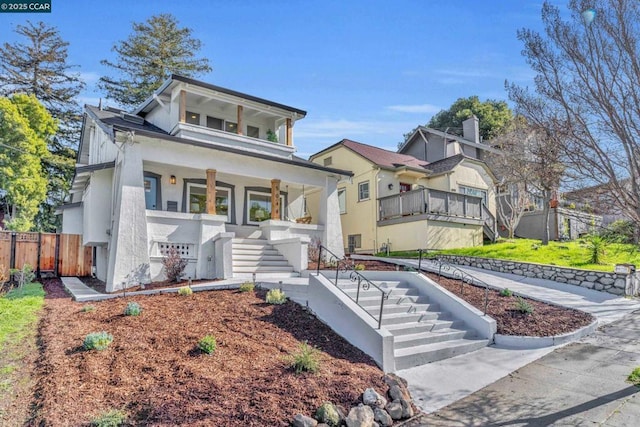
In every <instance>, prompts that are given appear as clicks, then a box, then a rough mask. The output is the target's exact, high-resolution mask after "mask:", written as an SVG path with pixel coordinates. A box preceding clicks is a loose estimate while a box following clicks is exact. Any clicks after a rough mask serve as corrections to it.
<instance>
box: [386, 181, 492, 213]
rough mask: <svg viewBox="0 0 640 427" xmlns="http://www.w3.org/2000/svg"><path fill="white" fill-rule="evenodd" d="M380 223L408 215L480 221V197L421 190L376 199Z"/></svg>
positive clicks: (481, 211) (426, 189)
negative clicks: (430, 215) (432, 215)
mask: <svg viewBox="0 0 640 427" xmlns="http://www.w3.org/2000/svg"><path fill="white" fill-rule="evenodd" d="M378 203H379V206H378V208H379V211H380V221H385V220H389V219H393V218H401V217H405V216H410V215H421V214H434V215H445V216H451V217H462V218H471V219H482V218H483V209H482V207H483V206H482V199H481V198H480V197H474V196H467V195H464V194H458V193H450V192H447V191H440V190H431V189H428V188H421V189H419V190H413V191H407V192H405V193H400V194H395V195H393V196H387V197H382V198H380V199H378Z"/></svg>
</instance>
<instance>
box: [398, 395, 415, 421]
mask: <svg viewBox="0 0 640 427" xmlns="http://www.w3.org/2000/svg"><path fill="white" fill-rule="evenodd" d="M400 404H401V405H402V418H411V417H413V408H412V407H411V401H410V400H406V399H401V400H400Z"/></svg>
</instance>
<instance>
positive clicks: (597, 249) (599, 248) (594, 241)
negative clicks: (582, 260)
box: [587, 234, 607, 264]
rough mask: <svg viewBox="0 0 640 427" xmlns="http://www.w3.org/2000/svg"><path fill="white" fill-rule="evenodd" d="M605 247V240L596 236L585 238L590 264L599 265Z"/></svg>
mask: <svg viewBox="0 0 640 427" xmlns="http://www.w3.org/2000/svg"><path fill="white" fill-rule="evenodd" d="M606 247H607V240H606V239H605V238H604V237H602V236H598V235H596V234H592V235H589V236H587V251H588V253H589V262H590V263H591V264H601V263H602V258H603V257H604V254H605V249H606Z"/></svg>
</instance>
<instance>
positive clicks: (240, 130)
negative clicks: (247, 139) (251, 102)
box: [236, 105, 244, 135]
mask: <svg viewBox="0 0 640 427" xmlns="http://www.w3.org/2000/svg"><path fill="white" fill-rule="evenodd" d="M243 110H244V108H243V107H242V105H238V128H237V129H236V133H237V134H238V135H244V133H243V132H242V129H243V126H242V115H243V114H242V111H243Z"/></svg>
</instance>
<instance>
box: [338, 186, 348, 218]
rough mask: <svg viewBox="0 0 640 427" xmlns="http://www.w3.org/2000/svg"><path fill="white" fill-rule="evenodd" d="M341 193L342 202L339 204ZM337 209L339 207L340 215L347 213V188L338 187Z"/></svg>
mask: <svg viewBox="0 0 640 427" xmlns="http://www.w3.org/2000/svg"><path fill="white" fill-rule="evenodd" d="M341 193H342V194H343V199H342V200H343V203H342V206H341V205H340V194H341ZM338 209H340V215H342V214H346V213H347V188H346V187H342V188H338Z"/></svg>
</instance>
